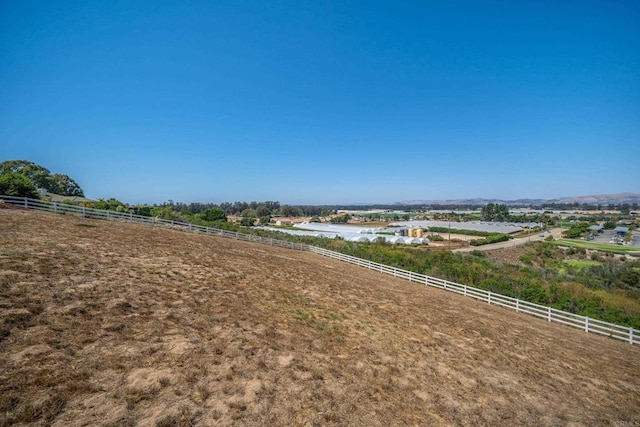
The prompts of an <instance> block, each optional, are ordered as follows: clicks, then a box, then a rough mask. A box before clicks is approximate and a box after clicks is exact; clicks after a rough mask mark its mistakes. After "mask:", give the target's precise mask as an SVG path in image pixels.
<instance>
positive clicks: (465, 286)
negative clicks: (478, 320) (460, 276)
mask: <svg viewBox="0 0 640 427" xmlns="http://www.w3.org/2000/svg"><path fill="white" fill-rule="evenodd" d="M464 296H465V297H466V296H467V285H464Z"/></svg>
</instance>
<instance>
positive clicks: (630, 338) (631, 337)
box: [629, 327, 633, 344]
mask: <svg viewBox="0 0 640 427" xmlns="http://www.w3.org/2000/svg"><path fill="white" fill-rule="evenodd" d="M629 344H633V328H631V327H630V328H629Z"/></svg>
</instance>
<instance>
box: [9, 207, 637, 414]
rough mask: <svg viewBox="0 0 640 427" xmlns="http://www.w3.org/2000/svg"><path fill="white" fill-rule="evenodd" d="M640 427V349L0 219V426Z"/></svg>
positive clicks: (355, 284)
mask: <svg viewBox="0 0 640 427" xmlns="http://www.w3.org/2000/svg"><path fill="white" fill-rule="evenodd" d="M616 422H627V423H638V422H640V348H638V347H637V346H631V345H629V344H626V343H624V342H620V341H616V340H612V339H608V338H605V337H601V336H596V335H591V334H586V333H583V332H581V331H579V330H575V329H571V328H567V327H563V326H561V325H554V324H548V323H547V322H545V321H543V320H540V319H535V318H532V317H528V316H525V315H518V314H516V313H513V312H511V311H507V310H504V309H500V308H499V307H495V306H489V305H487V304H485V303H481V302H478V301H474V300H469V299H466V298H464V297H461V296H457V295H454V294H451V293H448V292H445V291H441V290H438V289H433V288H426V287H422V286H419V285H416V284H411V283H408V282H406V281H403V280H399V279H394V278H393V277H388V276H383V275H379V274H377V273H374V272H372V271H368V270H365V269H362V268H359V267H356V266H352V265H348V264H344V263H340V262H338V261H334V260H331V259H327V258H323V257H319V256H316V255H314V254H312V253H307V252H294V251H290V250H286V249H280V248H274V247H270V246H264V245H260V244H254V243H248V242H240V241H235V240H229V239H223V238H216V237H210V236H203V235H195V234H187V233H183V232H179V231H174V230H167V229H154V228H150V227H146V226H140V225H131V224H122V223H112V222H106V221H98V220H85V219H82V218H80V217H74V216H62V215H54V214H49V213H43V212H35V211H25V210H19V209H0V426H9V425H53V426H80V425H105V426H129V425H148V426H156V425H161V426H182V425H201V426H209V425H222V426H226V425H301V426H303V425H367V426H369V425H372V426H376V425H380V426H381V425H435V426H438V425H536V426H537V425H615V423H616Z"/></svg>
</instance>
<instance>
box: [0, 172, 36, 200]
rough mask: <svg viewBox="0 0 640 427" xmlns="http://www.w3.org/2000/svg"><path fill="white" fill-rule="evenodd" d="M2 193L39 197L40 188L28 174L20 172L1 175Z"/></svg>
mask: <svg viewBox="0 0 640 427" xmlns="http://www.w3.org/2000/svg"><path fill="white" fill-rule="evenodd" d="M0 194H4V195H5V196H17V197H31V198H32V199H37V198H38V197H39V195H38V189H37V188H36V186H35V185H33V182H31V181H30V180H29V178H27V177H26V176H24V175H22V174H20V173H18V172H9V173H3V174H2V175H0Z"/></svg>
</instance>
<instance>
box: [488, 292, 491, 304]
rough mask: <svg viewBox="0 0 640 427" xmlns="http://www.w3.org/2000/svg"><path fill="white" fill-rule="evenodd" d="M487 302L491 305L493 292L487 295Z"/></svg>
mask: <svg viewBox="0 0 640 427" xmlns="http://www.w3.org/2000/svg"><path fill="white" fill-rule="evenodd" d="M487 302H488V303H489V304H491V292H489V293H487Z"/></svg>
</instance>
